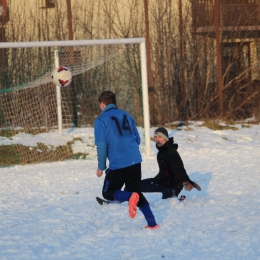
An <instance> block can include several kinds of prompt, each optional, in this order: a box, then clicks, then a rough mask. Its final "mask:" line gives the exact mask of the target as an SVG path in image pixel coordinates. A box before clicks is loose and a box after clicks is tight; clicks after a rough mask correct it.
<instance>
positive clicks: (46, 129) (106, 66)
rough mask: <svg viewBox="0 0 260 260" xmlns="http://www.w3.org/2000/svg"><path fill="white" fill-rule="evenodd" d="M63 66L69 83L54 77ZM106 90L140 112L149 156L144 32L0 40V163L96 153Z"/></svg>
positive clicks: (137, 117)
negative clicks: (95, 126) (106, 37)
mask: <svg viewBox="0 0 260 260" xmlns="http://www.w3.org/2000/svg"><path fill="white" fill-rule="evenodd" d="M58 66H65V67H67V68H69V69H70V71H71V72H72V75H73V80H72V83H71V84H70V85H69V86H67V87H65V88H60V87H58V86H55V84H54V83H53V81H52V77H51V76H52V71H53V69H54V68H56V67H58ZM104 90H111V91H113V92H114V93H115V94H116V97H117V106H118V107H119V108H121V109H124V110H126V111H127V112H129V113H130V114H131V115H132V116H133V118H134V119H135V121H136V124H137V126H138V127H140V128H139V129H140V132H141V133H140V135H141V137H142V146H141V147H140V149H141V151H142V153H145V154H149V153H150V134H149V131H150V125H149V107H148V90H147V74H146V55H145V40H144V38H133V39H131V38H129V39H113V40H112V39H110V40H79V41H51V42H20V43H19V42H14V43H10V42H9V43H0V167H6V166H10V165H15V164H27V163H39V162H50V161H59V160H66V159H71V158H87V157H88V156H90V154H89V152H88V150H92V151H93V146H94V136H93V123H94V120H95V119H96V117H97V116H98V115H99V114H100V108H99V104H98V100H97V99H98V96H99V95H100V93H101V92H102V91H104ZM68 133H69V134H68ZM90 133H91V134H90ZM53 136H54V137H55V142H52V141H51V138H50V137H52V138H53ZM86 136H87V139H88V140H83V139H84V138H85V139H86ZM88 146H89V147H88ZM76 147H77V148H76ZM78 147H81V148H80V149H79V148H78ZM88 148H89V149H88ZM126 149H127V147H126Z"/></svg>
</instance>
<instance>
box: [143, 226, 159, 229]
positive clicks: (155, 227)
mask: <svg viewBox="0 0 260 260" xmlns="http://www.w3.org/2000/svg"><path fill="white" fill-rule="evenodd" d="M144 228H148V229H151V230H155V229H157V228H159V225H156V226H154V227H149V226H145V227H144Z"/></svg>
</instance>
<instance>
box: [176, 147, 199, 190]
mask: <svg viewBox="0 0 260 260" xmlns="http://www.w3.org/2000/svg"><path fill="white" fill-rule="evenodd" d="M171 168H172V169H173V170H174V171H175V173H176V176H177V177H178V179H179V180H180V182H181V183H182V185H183V187H184V189H185V190H188V191H191V190H192V189H193V187H194V188H196V189H197V190H198V191H201V187H200V186H199V185H198V184H197V183H196V182H193V181H192V180H191V179H190V178H189V176H188V174H187V172H186V170H185V168H184V165H183V162H182V159H181V157H180V155H179V153H178V152H177V151H176V153H174V156H173V160H172V161H171Z"/></svg>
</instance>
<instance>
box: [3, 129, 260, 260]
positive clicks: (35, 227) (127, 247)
mask: <svg viewBox="0 0 260 260" xmlns="http://www.w3.org/2000/svg"><path fill="white" fill-rule="evenodd" d="M236 127H238V128H239V130H238V131H234V130H223V131H212V130H209V129H208V128H205V127H198V126H196V125H191V126H190V128H192V131H191V130H190V131H186V130H185V127H184V128H183V129H182V130H181V131H176V130H169V133H170V136H174V139H175V142H176V143H178V144H179V153H180V155H181V157H182V159H183V161H184V165H185V168H186V170H187V172H188V174H189V176H190V178H191V179H192V180H193V181H195V182H197V183H198V184H199V185H200V186H201V188H202V191H201V192H199V191H197V190H192V191H191V192H188V191H182V192H181V194H184V195H186V197H187V200H186V201H184V202H180V201H178V200H177V199H176V198H172V199H167V200H161V195H160V194H148V193H146V194H145V196H146V198H147V199H148V201H149V202H150V205H151V208H152V210H153V212H154V215H155V217H156V220H157V222H158V224H159V225H160V228H159V229H157V230H153V231H152V230H145V229H141V227H144V226H145V225H146V221H145V219H144V217H143V215H142V214H141V212H138V214H137V216H136V218H134V219H130V218H129V216H128V205H127V203H123V204H121V205H106V206H100V205H99V204H98V203H97V202H96V200H95V198H96V196H100V197H102V195H101V189H102V185H103V180H104V176H102V177H101V178H97V177H96V175H95V173H96V167H97V163H96V157H95V153H96V152H95V148H94V147H93V151H92V153H91V154H92V156H90V158H89V159H88V160H72V161H63V162H55V163H42V164H37V165H26V166H15V167H10V168H0V259H1V260H7V259H8V260H9V259H10V260H15V259H44V260H46V259H55V260H74V259H75V260H76V259H87V260H92V259H93V260H96V259H98V260H99V259H100V260H110V259H111V260H112V259H113V260H116V259H122V260H144V259H147V260H159V259H171V260H172V259H173V260H186V259H187V260H194V259H198V260H204V259H206V260H219V259H221V260H223V259H232V260H239V259H241V260H242V259H243V260H255V259H260V232H259V230H260V203H259V198H260V176H259V174H260V125H255V126H251V127H250V128H247V127H242V126H241V125H236ZM154 130H155V128H152V129H151V134H152V133H153V131H154ZM140 132H141V135H142V132H143V130H142V129H140ZM66 134H67V133H66V132H64V138H65V137H66ZM69 134H70V135H73V133H71V132H70V133H69ZM75 134H76V133H75ZM77 134H78V133H77ZM80 135H81V136H82V137H84V138H83V140H85V142H89V141H90V140H92V141H93V129H91V128H88V129H86V130H85V131H84V129H81V132H80ZM34 138H36V137H34ZM13 139H14V140H15V137H14V138H13ZM50 140H52V138H51V137H50V136H49V137H48V139H47V137H46V142H49V141H50ZM41 142H43V138H42V139H41ZM79 145H81V148H80V149H83V148H84V143H80V144H79ZM151 146H152V155H151V156H146V155H143V163H142V172H143V178H148V177H153V176H155V175H156V174H157V170H158V166H157V162H156V152H157V151H156V148H155V147H154V142H153V141H151ZM82 147H83V148H82ZM88 149H89V146H88ZM141 150H144V149H143V147H141Z"/></svg>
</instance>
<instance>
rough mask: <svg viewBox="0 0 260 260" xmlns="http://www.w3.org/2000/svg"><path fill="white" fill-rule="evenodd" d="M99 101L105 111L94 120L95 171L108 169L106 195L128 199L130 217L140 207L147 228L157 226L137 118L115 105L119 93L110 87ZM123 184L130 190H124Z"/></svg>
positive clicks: (104, 188)
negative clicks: (144, 185)
mask: <svg viewBox="0 0 260 260" xmlns="http://www.w3.org/2000/svg"><path fill="white" fill-rule="evenodd" d="M98 101H99V106H100V109H101V110H102V113H101V115H100V116H99V117H98V118H97V119H96V120H95V123H94V135H95V145H96V147H97V156H98V169H97V173H96V175H97V176H98V177H101V176H102V174H103V171H105V173H106V176H105V179H104V185H103V190H102V194H103V197H104V198H105V199H107V200H109V201H117V202H118V201H120V202H123V201H128V202H129V215H130V217H131V218H134V217H135V216H136V213H137V207H139V209H140V210H141V212H142V213H143V214H144V217H145V219H146V221H147V226H146V228H149V229H156V228H158V227H159V226H158V225H157V223H156V221H155V218H154V215H153V213H152V211H151V209H150V206H149V203H148V201H147V200H146V198H145V197H144V195H143V194H142V193H141V187H140V183H141V162H142V157H141V153H140V150H139V144H140V136H139V133H138V130H137V128H136V125H135V122H134V119H133V118H132V117H131V116H130V115H129V114H128V113H127V112H125V111H124V110H121V109H118V108H117V107H116V96H115V95H114V94H113V93H112V92H111V91H104V92H103V93H102V94H101V95H100V96H99V98H98ZM107 159H108V161H109V167H108V168H107V165H106V162H107ZM124 185H125V188H126V190H127V191H122V190H121V189H122V187H123V186H124ZM97 199H98V198H97Z"/></svg>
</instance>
